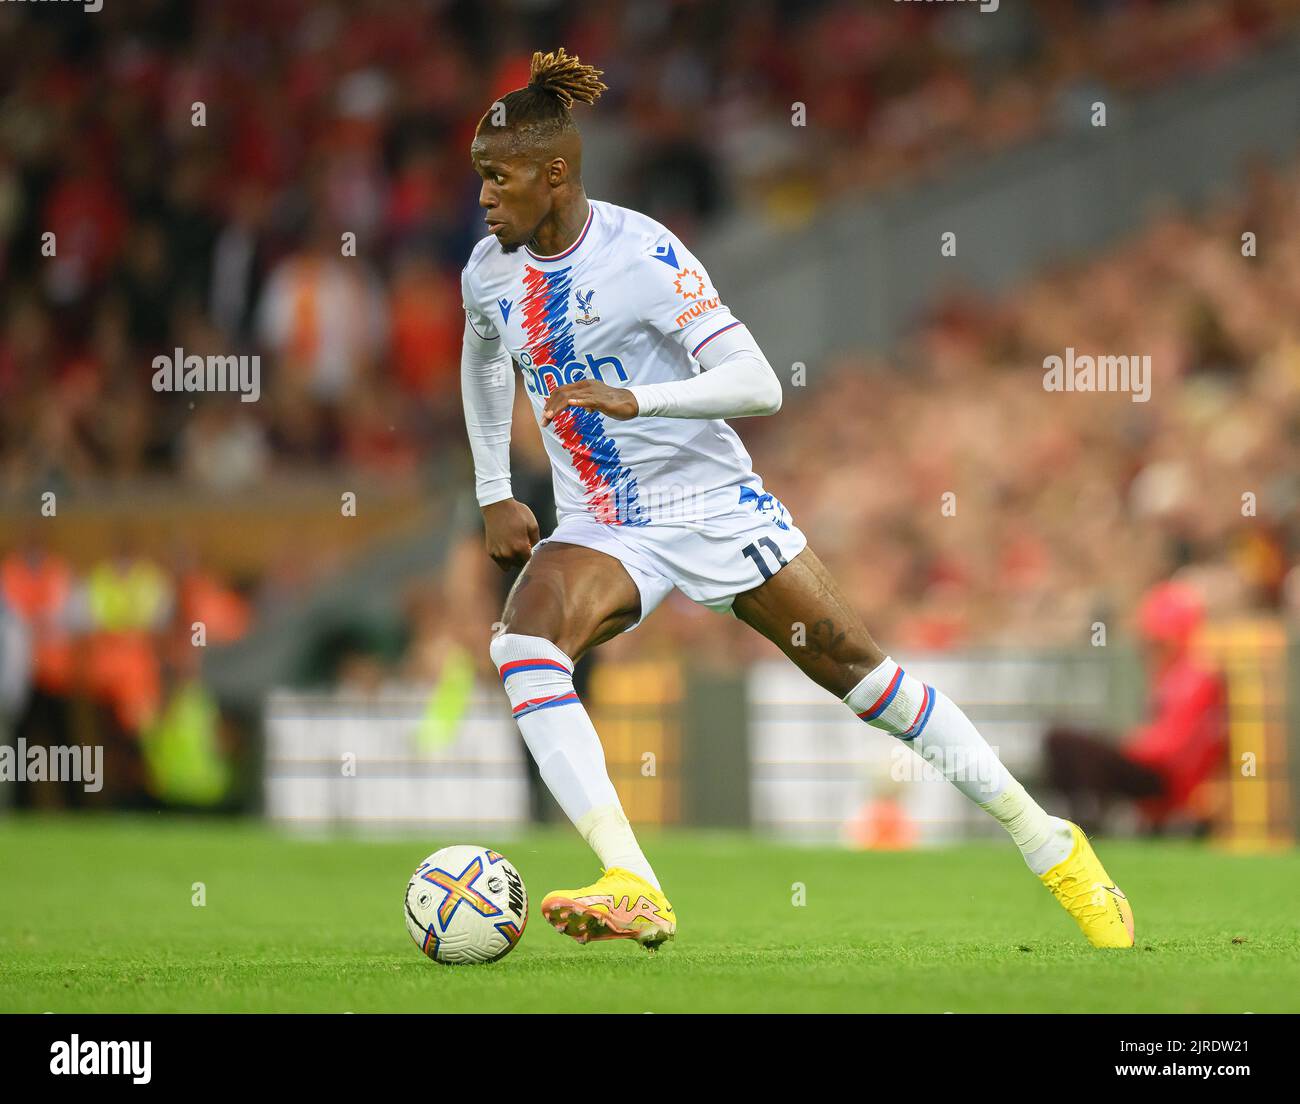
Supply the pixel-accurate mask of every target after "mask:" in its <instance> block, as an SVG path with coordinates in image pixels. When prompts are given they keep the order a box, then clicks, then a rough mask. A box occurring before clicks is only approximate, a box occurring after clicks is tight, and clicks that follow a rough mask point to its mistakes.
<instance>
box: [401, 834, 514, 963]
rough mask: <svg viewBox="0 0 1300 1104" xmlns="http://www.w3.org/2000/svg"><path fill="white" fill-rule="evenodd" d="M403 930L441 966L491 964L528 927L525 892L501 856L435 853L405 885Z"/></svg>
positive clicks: (477, 850)
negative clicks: (404, 927) (404, 920)
mask: <svg viewBox="0 0 1300 1104" xmlns="http://www.w3.org/2000/svg"><path fill="white" fill-rule="evenodd" d="M405 904H406V930H407V931H408V932H410V933H411V938H412V939H414V940H415V945H416V946H417V947H419V948H420V950H422V951H423V952H424V953H425V954H426V955H427V956H428V957H429V958H431V959H433V961H434V962H438V963H441V964H442V965H444V966H472V965H477V964H479V963H483V962H495V961H496V960H497V959H499V958H503V957H505V956H506V955H507V954H509V953H510V952H511V950H513V949H514V946H515V944H516V943H518V942H519V939H520V937H521V936H522V935H523V934H524V927H525V926H526V925H527V924H528V891H527V890H526V889H524V880H523V878H521V877H520V876H519V872H518V871H517V870H516V869H515V868H514V867H513V866H512V865H511V864H510V863H509V862H508V861H507V859H506V857H505V856H504V855H502V854H500V853H499V852H497V851H493V850H492V849H491V848H487V847H473V846H471V845H469V844H457V845H456V846H454V847H444V848H443V849H442V850H441V851H435V852H434V853H433V854H432V855H430V856H429V857H428V858H427V859H425V860H424V862H422V863H420V865H419V866H418V867H417V868H416V871H415V873H414V874H412V875H411V880H410V881H409V882H408V883H407V886H406V902H405Z"/></svg>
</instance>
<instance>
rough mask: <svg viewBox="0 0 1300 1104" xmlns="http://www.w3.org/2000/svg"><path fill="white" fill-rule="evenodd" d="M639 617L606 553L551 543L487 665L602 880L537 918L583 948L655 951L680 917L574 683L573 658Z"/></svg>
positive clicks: (525, 577)
mask: <svg viewBox="0 0 1300 1104" xmlns="http://www.w3.org/2000/svg"><path fill="white" fill-rule="evenodd" d="M640 616H641V593H640V591H639V589H638V587H637V585H636V583H635V582H633V580H632V577H631V576H630V575H629V574H628V571H627V569H626V568H625V567H624V566H623V564H621V563H620V562H619V561H618V560H617V559H615V558H614V557H613V556H610V555H607V554H606V553H604V552H599V551H597V550H595V549H592V548H585V547H583V546H581V545H574V544H563V543H560V542H557V541H554V540H552V541H548V542H546V543H544V544H542V545H540V546H539V547H538V548H537V550H536V551H535V552H534V553H533V556H532V558H531V559H530V560H529V561H528V565H527V566H526V567H525V568H524V570H523V572H522V574H520V576H519V578H518V580H516V582H515V585H514V587H513V588H512V590H511V591H510V595H509V597H507V599H506V606H505V611H504V613H503V614H502V628H501V631H500V632H499V633H498V634H497V635H496V636H494V637H493V639H492V644H491V654H492V661H493V662H494V663H495V664H496V666H497V670H498V671H499V672H500V674H501V680H502V683H503V685H504V686H505V690H506V694H507V695H508V696H509V698H510V705H511V710H512V712H513V714H514V717H515V721H516V722H517V723H518V725H519V731H520V732H521V733H522V735H523V738H524V742H525V743H526V744H527V745H528V750H529V752H530V754H531V755H532V756H533V758H534V759H535V760H536V762H537V768H538V771H539V772H540V774H541V776H542V781H544V782H545V783H546V786H547V788H548V789H549V790H550V791H551V793H552V794H553V795H554V797H555V799H556V801H557V802H559V804H560V807H561V808H562V809H563V810H564V812H565V814H566V815H567V816H568V817H569V819H570V820H571V821H573V824H574V827H576V828H577V829H578V831H579V832H580V833H581V834H582V836H583V838H584V839H585V840H586V841H587V842H588V844H590V845H591V848H592V850H593V851H595V852H596V854H597V856H598V857H599V859H600V863H601V866H602V867H603V868H604V873H603V876H602V877H601V878H600V879H599V880H597V881H596V882H595V883H593V884H592V885H590V886H584V887H582V888H580V889H571V890H554V891H552V892H550V893H548V894H547V895H546V897H545V898H544V899H543V900H542V915H543V916H544V917H545V918H546V920H547V922H548V923H550V924H552V925H553V926H554V927H555V928H556V929H557V930H559V931H562V932H564V933H565V934H566V935H570V936H572V937H573V938H574V939H577V940H578V941H579V942H581V943H586V942H589V941H592V940H598V939H616V938H631V939H636V940H637V941H638V942H640V943H642V944H643V945H645V946H656V945H658V944H659V943H661V942H663V941H664V940H665V939H668V938H671V937H672V935H673V934H674V933H675V931H676V926H677V921H676V917H675V916H674V914H673V911H672V906H671V905H670V904H669V903H668V900H667V898H666V897H665V896H664V895H663V891H662V890H661V889H660V887H659V881H658V879H657V878H656V877H655V873H654V870H653V869H652V868H651V866H650V863H649V862H648V861H647V860H646V857H645V855H644V854H643V853H642V851H641V847H640V845H639V844H638V843H637V841H636V836H635V835H634V834H633V832H632V827H631V825H630V824H629V823H628V819H627V817H626V816H625V815H624V813H623V807H622V805H621V803H620V802H619V799H618V794H617V792H616V791H615V790H614V784H613V783H612V782H611V781H610V778H609V772H608V770H607V769H606V767H605V753H604V749H603V748H602V747H601V744H600V738H599V737H598V736H597V735H596V729H595V727H594V726H593V725H592V723H591V718H590V717H589V716H588V715H587V711H586V709H585V708H584V707H583V705H582V702H581V701H580V700H579V699H578V695H577V693H576V691H575V690H574V687H573V663H574V660H576V659H578V658H579V657H580V656H581V655H582V654H583V653H584V652H585V651H587V649H588V648H593V647H595V646H596V645H598V644H601V643H603V642H604V641H606V640H609V639H611V638H613V637H615V636H617V635H618V634H619V633H621V632H623V631H624V630H626V629H628V628H629V627H631V626H632V625H635V624H636V623H637V621H638V620H639V619H640Z"/></svg>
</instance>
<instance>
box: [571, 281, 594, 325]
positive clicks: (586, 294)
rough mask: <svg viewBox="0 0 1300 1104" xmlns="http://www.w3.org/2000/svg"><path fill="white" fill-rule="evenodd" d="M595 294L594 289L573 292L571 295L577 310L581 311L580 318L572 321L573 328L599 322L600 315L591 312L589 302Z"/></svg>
mask: <svg viewBox="0 0 1300 1104" xmlns="http://www.w3.org/2000/svg"><path fill="white" fill-rule="evenodd" d="M595 294H596V289H595V288H592V289H591V290H590V291H575V292H574V293H573V298H574V299H575V300H576V302H577V304H578V310H580V311H582V317H581V318H575V319H574V320H573V324H574V325H575V326H590V325H591V324H592V323H594V322H599V321H600V315H598V314H592V312H591V300H592V296H594V295H595Z"/></svg>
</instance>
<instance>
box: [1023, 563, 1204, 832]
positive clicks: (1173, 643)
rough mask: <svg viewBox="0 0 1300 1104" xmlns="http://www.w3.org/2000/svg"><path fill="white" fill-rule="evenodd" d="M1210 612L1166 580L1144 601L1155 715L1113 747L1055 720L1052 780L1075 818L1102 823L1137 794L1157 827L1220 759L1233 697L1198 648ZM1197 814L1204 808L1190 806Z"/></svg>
mask: <svg viewBox="0 0 1300 1104" xmlns="http://www.w3.org/2000/svg"><path fill="white" fill-rule="evenodd" d="M1203 619H1204V609H1203V607H1202V605H1201V601H1200V599H1199V597H1198V596H1197V594H1196V592H1195V591H1193V590H1192V589H1191V588H1190V587H1187V586H1185V585H1183V584H1180V583H1160V584H1158V585H1157V586H1155V587H1153V588H1152V589H1151V590H1150V591H1148V592H1147V594H1146V596H1145V597H1144V598H1143V599H1142V603H1141V605H1140V606H1139V607H1138V614H1137V622H1138V632H1139V634H1140V636H1141V638H1142V640H1143V643H1144V645H1145V646H1146V648H1147V650H1148V653H1149V655H1150V662H1151V669H1152V688H1151V695H1150V719H1149V720H1148V721H1146V723H1144V724H1141V725H1139V726H1137V728H1135V729H1134V730H1133V731H1132V732H1131V733H1130V734H1129V736H1128V738H1127V739H1126V740H1125V741H1124V742H1123V744H1122V745H1121V746H1118V747H1117V746H1116V745H1115V743H1114V742H1113V741H1111V740H1108V739H1106V738H1105V737H1104V736H1101V735H1099V734H1097V733H1093V732H1086V731H1081V730H1078V729H1072V728H1054V729H1052V730H1051V731H1049V732H1048V734H1047V739H1046V742H1045V746H1044V750H1045V753H1046V765H1047V778H1048V785H1049V786H1051V787H1052V788H1054V789H1057V790H1059V791H1060V792H1061V793H1062V794H1063V795H1064V796H1065V798H1066V799H1067V801H1069V803H1070V805H1071V807H1072V809H1073V812H1072V813H1071V819H1073V820H1074V821H1075V822H1076V823H1079V824H1083V825H1084V826H1085V828H1087V829H1088V830H1090V831H1097V830H1100V829H1101V828H1102V826H1103V824H1104V821H1105V818H1106V814H1107V812H1108V811H1109V808H1110V807H1111V806H1112V805H1113V804H1114V802H1115V801H1116V800H1129V801H1133V802H1136V804H1137V807H1138V809H1139V811H1140V813H1141V815H1142V817H1143V820H1144V821H1145V822H1146V823H1147V825H1148V826H1150V827H1152V828H1159V827H1161V826H1162V825H1163V824H1164V823H1165V822H1166V821H1167V820H1168V819H1169V818H1170V817H1171V816H1172V815H1174V814H1175V813H1180V812H1185V811H1189V800H1190V798H1191V797H1192V795H1193V794H1194V793H1195V791H1196V790H1197V789H1198V788H1199V787H1200V785H1201V784H1202V783H1203V782H1205V781H1206V780H1207V779H1209V778H1210V777H1211V776H1212V775H1214V773H1215V772H1216V771H1218V770H1221V769H1222V767H1223V764H1224V757H1225V755H1226V753H1227V700H1226V699H1227V695H1226V689H1225V686H1224V682H1223V678H1222V676H1221V675H1220V674H1219V673H1218V672H1216V671H1213V670H1211V669H1209V668H1207V667H1205V666H1203V665H1202V664H1201V663H1200V662H1199V661H1198V660H1197V659H1196V658H1195V656H1194V655H1193V653H1192V638H1193V637H1194V636H1195V634H1196V630H1197V629H1198V628H1199V627H1200V624H1201V622H1202V620H1203ZM1192 816H1193V819H1198V818H1199V814H1197V813H1195V812H1193V813H1192Z"/></svg>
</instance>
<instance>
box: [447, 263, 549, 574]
mask: <svg viewBox="0 0 1300 1104" xmlns="http://www.w3.org/2000/svg"><path fill="white" fill-rule="evenodd" d="M461 291H462V293H463V295H464V302H465V335H464V337H463V339H462V342H461V353H460V390H461V399H462V401H463V402H464V406H465V430H466V433H467V434H468V435H469V447H470V452H471V453H472V454H473V456H474V494H475V497H476V498H477V499H478V504H479V508H480V509H481V510H482V511H483V528H484V534H485V538H484V539H485V543H486V545H487V553H488V555H489V556H491V557H492V559H493V560H494V561H495V562H496V564H497V566H498V567H500V568H502V569H503V570H505V569H508V568H511V567H518V566H520V565H522V564H524V563H526V562H527V561H528V558H529V556H530V555H532V548H533V545H534V544H536V543H537V541H538V540H539V539H540V537H541V534H540V532H539V531H538V528H537V519H536V518H535V517H534V516H533V512H532V510H530V509H529V508H528V507H527V506H525V505H524V504H523V503H522V502H518V501H516V500H515V498H514V495H513V493H512V491H511V489H510V420H511V416H512V414H513V413H514V407H515V373H514V366H513V365H512V364H511V363H510V354H509V352H508V351H507V350H506V348H505V344H504V342H502V340H501V337H500V335H499V334H498V333H497V329H496V326H495V325H494V324H493V323H492V320H491V319H490V318H488V316H487V315H486V314H484V313H482V311H480V310H479V309H478V307H477V306H476V304H475V302H474V297H473V295H472V294H471V288H470V283H469V277H468V271H467V272H465V273H462V274H461Z"/></svg>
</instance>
